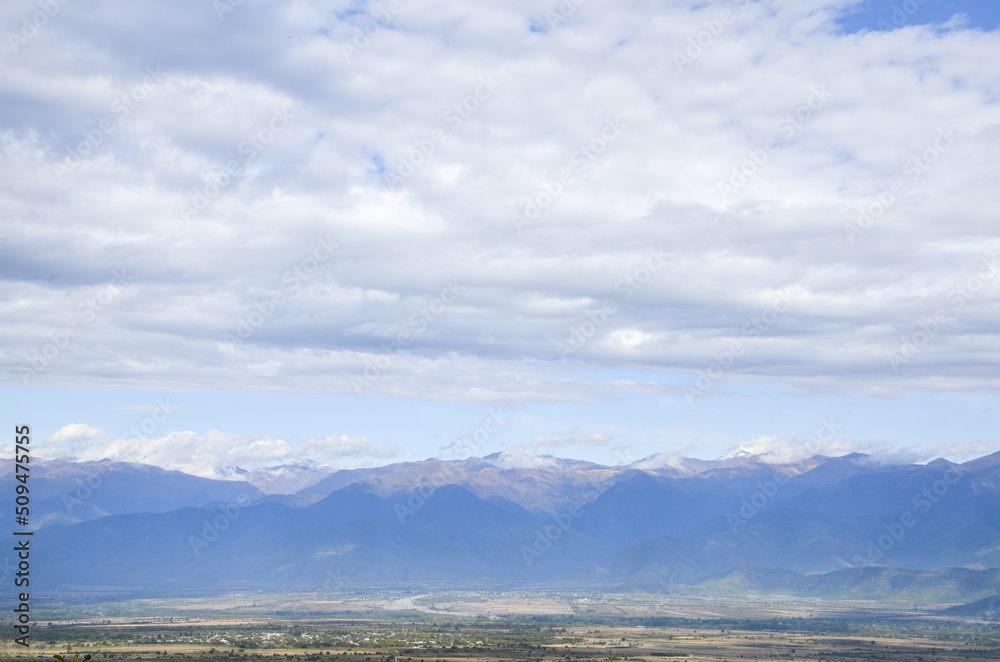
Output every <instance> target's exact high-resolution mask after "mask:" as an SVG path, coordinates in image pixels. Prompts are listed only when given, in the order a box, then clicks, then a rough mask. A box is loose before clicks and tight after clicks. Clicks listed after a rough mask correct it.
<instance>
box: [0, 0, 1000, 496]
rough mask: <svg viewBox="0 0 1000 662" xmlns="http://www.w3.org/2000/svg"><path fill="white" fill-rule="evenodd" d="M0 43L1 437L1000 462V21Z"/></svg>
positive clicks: (107, 453)
mask: <svg viewBox="0 0 1000 662" xmlns="http://www.w3.org/2000/svg"><path fill="white" fill-rule="evenodd" d="M0 24H2V25H3V26H4V31H3V32H4V35H5V43H4V44H3V46H2V47H0V52H2V56H0V57H2V58H3V66H2V67H0V174H2V176H0V198H2V202H0V311H2V315H3V319H4V321H5V323H4V324H3V327H2V330H0V419H2V420H3V421H5V425H8V426H10V427H13V426H14V425H16V424H29V425H31V426H32V430H33V444H34V446H33V448H34V450H35V452H36V453H37V455H38V456H39V457H42V458H55V457H66V458H74V459H79V460H94V459H102V458H105V457H109V458H112V459H117V460H123V461H132V462H149V463H152V464H157V465H159V466H164V467H167V468H171V469H180V470H184V471H189V472H191V473H196V474H199V475H205V476H211V475H215V471H216V469H218V468H220V467H226V466H241V467H244V468H254V467H257V466H274V465H278V464H283V463H287V462H290V461H294V460H296V459H300V460H301V459H311V460H313V461H316V462H322V463H326V464H329V465H331V466H333V467H345V468H346V467H355V466H371V465H380V464H386V463H389V462H397V461H412V460H421V459H426V458H429V457H439V458H458V457H464V456H468V455H477V456H482V455H487V454H490V453H494V452H499V451H503V452H505V453H507V454H508V455H509V456H510V457H512V458H513V457H516V458H518V459H517V461H518V462H521V463H524V464H527V465H530V464H531V463H533V462H539V461H542V460H541V459H540V458H541V457H542V456H545V455H556V456H560V457H573V458H581V459H587V460H591V461H594V462H600V463H604V464H626V463H631V462H634V461H636V460H639V459H640V458H643V457H646V456H649V455H653V454H656V453H662V454H665V455H685V456H689V457H699V458H704V459H711V458H714V457H718V456H721V455H723V454H725V453H727V452H729V451H731V450H733V449H735V448H739V447H744V448H747V449H749V450H751V451H754V452H765V451H771V452H772V453H773V454H775V455H776V456H780V457H793V456H795V454H796V453H797V452H801V451H802V449H803V448H810V449H814V448H816V447H817V446H816V443H809V442H810V441H815V439H816V438H817V436H819V437H821V443H820V446H819V447H820V448H821V450H822V451H823V452H824V453H827V454H843V453H847V452H852V451H861V452H866V453H871V454H873V455H876V456H878V457H884V458H887V459H888V460H891V461H897V460H898V461H914V462H918V461H928V460H931V459H933V458H935V457H947V458H949V459H952V460H955V461H962V460H967V459H970V458H973V457H978V456H981V455H985V454H987V453H992V452H997V451H1000V434H998V432H997V430H1000V426H998V422H1000V416H998V411H1000V410H998V405H1000V395H998V387H1000V338H998V324H1000V322H998V320H1000V315H998V313H1000V278H997V277H996V276H997V274H1000V235H998V228H1000V226H998V224H997V220H996V208H997V201H998V200H997V194H996V191H997V184H998V179H1000V177H998V174H1000V171H998V163H1000V159H998V156H1000V155H998V146H1000V114H998V112H997V111H998V103H997V102H998V94H1000V60H998V58H997V57H996V54H997V53H998V52H1000V33H998V29H1000V7H998V5H997V4H996V3H992V2H985V1H980V2H972V1H954V2H952V1H945V0H923V1H921V0H907V1H905V2H896V3H890V2H872V1H868V0H865V1H861V2H859V1H857V0H836V1H834V0H735V1H730V0H724V1H721V0H720V1H716V2H674V1H667V2H658V3H653V2H629V1H625V2H620V1H618V2H610V1H602V0H563V1H562V2H561V3H560V2H535V3H529V2H522V1H518V0H514V1H510V0H506V1H505V2H485V3H473V4H469V3H448V2H439V1H436V0H386V1H384V2H341V1H335V0H331V1H328V2H293V1H281V0H273V1H269V2H262V1H257V2H255V1H253V0H243V1H242V2H241V1H239V0H213V2H202V1H199V2H195V1H193V0H192V1H177V2H171V3H154V2H145V1H136V2H129V3H127V4H123V3H117V2H116V3H112V2H100V1H98V2H92V3H87V4H86V5H84V4H81V3H74V2H70V1H69V0H64V1H63V0H49V1H48V2H46V1H41V2H39V1H37V0H36V1H35V2H28V1H22V0H15V1H11V2H5V3H3V4H2V6H0ZM9 452H13V448H12V447H11V446H10V444H7V445H5V446H4V453H5V454H9Z"/></svg>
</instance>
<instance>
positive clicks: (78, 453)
mask: <svg viewBox="0 0 1000 662" xmlns="http://www.w3.org/2000/svg"><path fill="white" fill-rule="evenodd" d="M79 425H80V426H82V428H86V430H87V431H90V432H88V434H90V433H92V431H93V430H94V429H93V428H90V427H89V426H87V425H85V424H79ZM67 427H73V426H67ZM63 430H66V428H63ZM60 432H62V430H61V431H60ZM98 432H99V431H98ZM57 434H59V433H57ZM53 436H55V435H53ZM63 436H64V437H67V438H71V439H74V440H79V439H84V438H86V439H90V438H93V437H94V436H96V435H95V434H90V436H89V437H81V436H79V435H78V436H75V437H72V436H69V433H66V434H65V435H63ZM50 439H51V438H50ZM64 455H65V454H63V453H59V452H56V453H51V452H45V456H46V457H57V456H59V457H61V456H64ZM69 457H71V458H72V459H75V460H78V461H88V460H101V459H104V458H110V459H112V460H116V461H120V462H136V463H142V464H152V465H155V466H158V467H162V468H164V469H172V470H177V471H183V472H185V473H189V474H193V475H196V476H203V477H205V478H218V477H219V474H218V473H217V472H216V469H222V468H226V467H234V466H238V467H242V468H244V469H250V470H252V469H255V468H258V467H267V466H277V465H281V464H288V463H290V462H293V461H295V460H296V459H298V458H300V457H307V458H308V459H310V460H314V461H318V462H326V463H329V464H331V465H333V466H336V467H338V468H345V467H354V466H365V465H368V464H373V463H374V464H384V463H385V460H388V459H392V458H399V459H403V458H404V457H405V453H403V452H402V451H400V450H399V449H397V448H394V447H390V446H385V445H372V444H370V443H369V442H368V441H367V440H366V439H365V438H364V437H350V436H348V435H330V436H329V437H325V438H317V439H310V440H309V441H307V442H305V443H304V444H301V445H297V444H292V443H289V442H287V441H285V440H284V439H274V438H272V437H269V436H263V435H238V434H229V433H224V432H219V431H216V430H213V431H211V432H209V433H208V434H206V435H198V434H195V433H194V432H171V433H169V434H166V435H164V436H161V437H129V438H125V439H111V440H107V441H96V442H91V443H87V444H80V445H76V446H74V447H73V448H72V454H71V455H70V456H69Z"/></svg>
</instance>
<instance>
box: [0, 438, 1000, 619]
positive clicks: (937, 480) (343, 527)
mask: <svg viewBox="0 0 1000 662" xmlns="http://www.w3.org/2000/svg"><path fill="white" fill-rule="evenodd" d="M9 465H10V463H9V462H8V463H6V464H4V463H0V483H2V484H4V485H6V487H4V488H3V489H7V490H9V491H8V494H12V493H13V475H12V473H11V467H10V466H9ZM299 469H304V470H302V471H299V470H297V469H293V470H292V471H290V472H289V471H281V472H276V473H275V474H274V475H278V476H280V475H282V474H288V473H290V474H291V475H292V479H290V480H288V481H286V482H285V483H281V482H280V481H272V483H270V485H271V488H272V490H273V488H275V487H277V486H279V485H282V484H283V485H284V486H285V487H286V489H287V488H289V487H296V486H297V481H299V479H301V478H302V476H303V475H308V479H305V480H302V481H301V482H304V483H305V485H304V486H303V487H301V488H300V489H298V490H297V491H296V492H294V493H276V492H273V491H272V490H268V491H270V492H271V493H265V491H264V490H261V489H258V487H256V486H255V485H254V484H253V483H251V482H249V481H248V480H246V478H247V477H246V476H241V475H239V474H233V473H230V474H229V475H230V477H231V478H242V480H213V479H207V478H199V477H195V476H189V475H186V474H183V473H180V472H176V471H166V470H163V469H159V468H156V467H150V466H148V465H137V464H131V463H121V462H111V461H107V460H105V461H102V462H100V463H94V462H90V463H86V462H85V463H74V462H68V461H62V460H56V461H49V462H38V463H33V465H32V471H33V473H32V478H31V480H32V499H33V500H32V510H33V513H32V528H34V529H36V532H35V534H34V540H33V543H32V544H33V546H34V549H35V551H34V552H33V556H32V578H33V579H32V581H33V582H34V581H38V582H40V583H41V584H42V585H44V586H47V587H58V586H103V587H122V588H139V587H141V588H143V589H144V590H151V591H154V592H159V593H163V594H169V593H170V591H173V590H179V589H182V588H183V589H186V590H190V589H198V588H203V589H205V590H210V589H211V590H215V589H219V588H240V589H278V588H282V589H288V588H295V589H299V590H316V591H321V590H338V589H341V588H351V587H371V586H385V585H397V586H398V585H407V586H418V585H428V584H435V585H441V584H447V585H455V586H490V587H495V586H567V587H597V588H606V589H614V590H641V591H651V592H662V593H671V592H675V591H678V592H694V593H703V594H718V595H725V594H741V595H745V594H772V593H782V594H789V595H803V596H815V597H831V598H832V597H837V598H866V599H871V598H892V599H899V600H906V601H913V602H933V603H951V604H956V603H962V602H968V603H975V602H976V601H977V600H984V599H987V598H989V597H991V596H993V595H994V593H993V592H992V591H993V590H994V589H995V588H997V586H998V583H1000V570H998V569H1000V453H997V454H993V455H988V456H985V457H981V458H979V459H976V460H972V461H970V462H965V463H963V464H955V463H951V462H948V461H946V460H943V459H939V460H935V461H933V462H930V463H928V464H923V465H917V464H886V463H882V462H879V461H876V460H875V459H874V458H872V457H869V456H866V455H862V454H857V453H855V454H851V455H846V456H843V457H823V456H816V457H813V458H810V459H807V460H802V461H797V462H788V463H780V462H776V461H775V460H774V459H773V458H770V457H767V456H758V455H753V454H751V453H745V452H744V453H734V454H731V455H730V456H726V457H724V458H720V459H719V460H716V461H705V460H692V459H686V458H662V457H655V456H654V457H653V458H646V459H644V460H641V461H639V462H636V463H633V464H632V465H622V466H603V465H598V464H592V463H588V462H583V461H578V460H561V459H557V458H548V459H547V461H546V462H544V463H543V464H542V465H541V466H539V467H535V468H523V467H513V466H509V464H508V463H507V462H505V461H504V458H503V457H502V456H501V455H492V456H487V457H484V458H469V459H466V460H456V461H442V460H434V459H432V460H426V461H423V462H407V463H400V464H394V465H388V466H385V467H378V468H368V469H352V470H341V471H332V472H327V473H326V474H325V475H323V476H322V477H319V478H317V475H318V474H319V473H323V472H322V471H317V470H316V468H315V467H311V466H307V467H300V468H299ZM258 475H260V474H258ZM95 476H96V477H98V478H95ZM88 479H89V481H90V483H89V484H88V482H87V481H88ZM314 479H315V480H314ZM81 486H84V487H83V489H81ZM88 488H89V492H88ZM3 517H4V518H10V517H11V513H9V512H4V513H3ZM7 525H8V526H13V522H12V521H9V519H8V521H7ZM7 556H8V560H7V562H6V563H5V564H4V566H3V568H2V569H0V570H2V574H3V575H5V576H6V578H7V581H8V582H9V581H10V576H11V575H10V572H9V568H10V567H11V562H12V561H13V560H14V559H13V558H12V557H11V556H10V553H9V552H8V553H7Z"/></svg>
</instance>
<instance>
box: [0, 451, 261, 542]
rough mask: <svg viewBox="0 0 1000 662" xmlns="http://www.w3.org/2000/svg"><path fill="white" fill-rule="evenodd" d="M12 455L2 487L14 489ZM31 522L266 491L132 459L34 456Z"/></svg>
mask: <svg viewBox="0 0 1000 662" xmlns="http://www.w3.org/2000/svg"><path fill="white" fill-rule="evenodd" d="M14 483H15V479H14V466H13V461H12V460H5V461H3V462H0V490H2V491H3V493H4V494H13V493H14ZM30 488H31V514H30V526H31V528H39V527H43V526H49V525H52V524H57V523H62V524H66V523H73V522H85V521H88V520H92V519H96V518H98V517H104V516H105V515H119V514H125V513H162V512H166V511H170V510H176V509H178V508H185V507H189V506H205V505H208V504H212V503H215V502H228V501H235V500H236V499H237V498H238V497H239V495H241V494H242V495H246V498H248V499H250V500H255V499H258V498H260V497H261V496H263V495H262V493H261V492H260V490H258V489H257V488H256V487H254V486H253V485H248V484H246V483H238V482H232V481H226V480H212V479H209V478H201V477H198V476H191V475H189V474H186V473H183V472H180V471H168V470H166V469H160V468H159V467H154V466H152V465H148V464H136V463H131V462H112V461H111V460H101V461H99V462H68V461H65V460H48V461H46V460H37V459H33V460H32V462H31V474H30ZM12 515H13V513H12V511H11V509H10V508H4V509H3V511H2V515H0V522H2V526H5V527H8V528H9V527H10V526H12V521H11V518H12Z"/></svg>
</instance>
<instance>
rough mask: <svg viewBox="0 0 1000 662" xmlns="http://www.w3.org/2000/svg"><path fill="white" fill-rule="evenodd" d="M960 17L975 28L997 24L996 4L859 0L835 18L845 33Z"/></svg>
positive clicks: (985, 1) (960, 0)
mask: <svg viewBox="0 0 1000 662" xmlns="http://www.w3.org/2000/svg"><path fill="white" fill-rule="evenodd" d="M959 15H960V16H961V17H962V20H963V24H964V25H965V26H967V27H969V28H974V29H979V30H996V29H997V27H998V26H1000V5H997V3H995V2H990V1H989V0H909V2H902V1H897V2H885V1H879V0H863V1H862V2H860V3H857V4H856V5H855V7H853V8H852V10H851V11H850V12H849V13H847V14H846V15H845V16H844V17H843V18H841V19H840V20H839V23H840V25H841V26H843V28H844V30H845V31H847V32H856V31H858V30H862V29H866V30H878V31H881V32H891V31H892V30H897V29H899V28H902V27H906V26H908V25H912V26H918V25H941V24H946V23H948V22H949V21H950V20H951V19H952V18H953V17H955V16H959Z"/></svg>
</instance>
